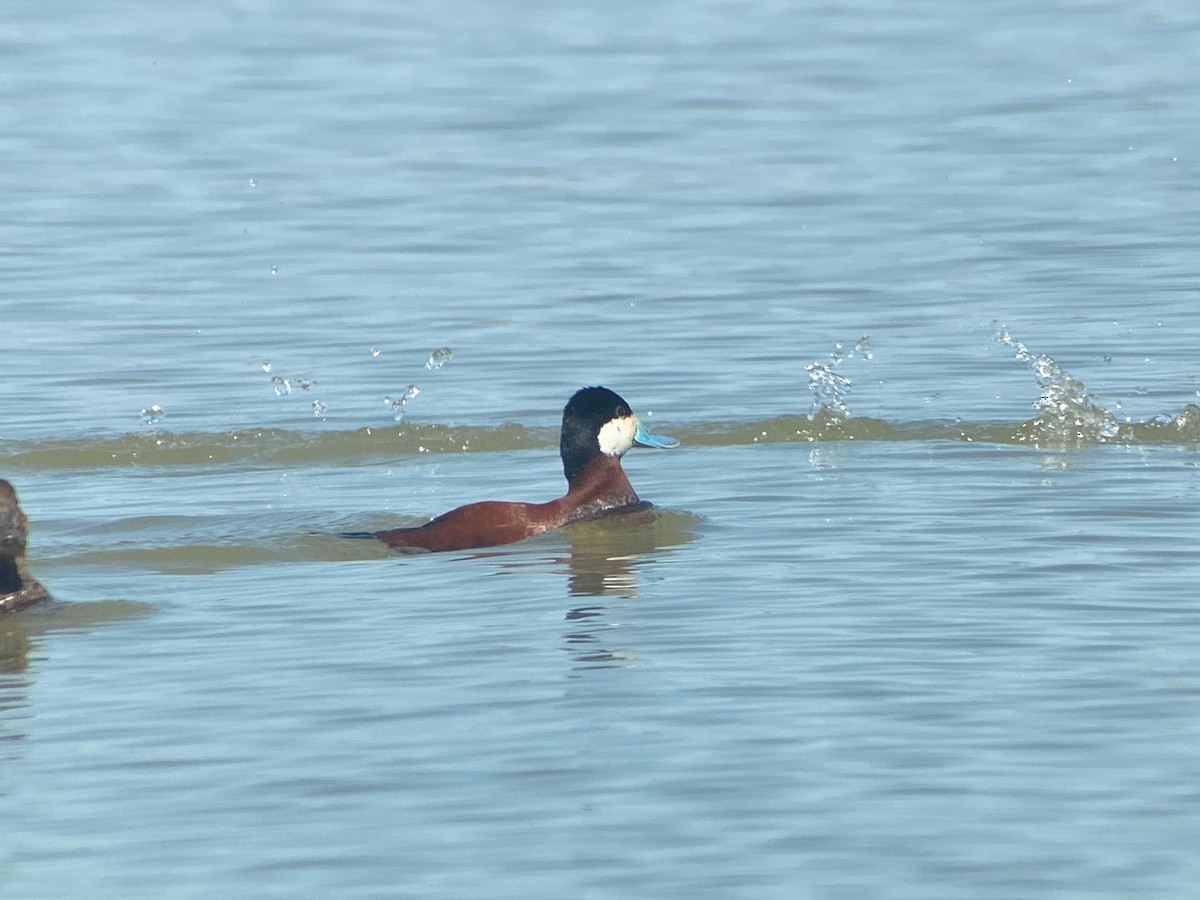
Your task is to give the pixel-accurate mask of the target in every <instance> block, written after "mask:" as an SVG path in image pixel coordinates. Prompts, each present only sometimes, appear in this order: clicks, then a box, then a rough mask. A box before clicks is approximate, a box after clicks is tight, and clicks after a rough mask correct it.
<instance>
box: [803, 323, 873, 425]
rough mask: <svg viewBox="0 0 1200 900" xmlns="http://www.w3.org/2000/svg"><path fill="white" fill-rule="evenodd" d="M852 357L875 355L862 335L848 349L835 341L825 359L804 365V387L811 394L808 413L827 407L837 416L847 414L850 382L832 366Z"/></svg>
mask: <svg viewBox="0 0 1200 900" xmlns="http://www.w3.org/2000/svg"><path fill="white" fill-rule="evenodd" d="M855 357H858V358H860V359H865V360H868V361H870V360H872V359H874V358H875V351H874V350H872V349H871V341H870V339H869V338H868V337H867V336H866V335H863V336H862V337H861V338H859V340H858V343H857V344H855V345H854V347H853V349H850V350H847V349H846V348H845V346H844V345H843V344H842V343H841V342H840V341H839V342H838V343H837V344H835V345H834V347H833V352H832V353H830V354H829V361H828V362H821V361H820V360H818V361H816V362H813V363H810V364H809V365H807V366H805V367H804V371H805V372H807V373H808V389H809V390H810V391H812V395H813V405H812V411H811V413H809V415H810V416H815V415H817V414H818V413H819V412H821V410H828V411H829V412H831V413H833V414H834V415H835V416H837V417H838V418H841V419H848V418H850V407H849V406H848V405H847V404H846V395H847V394H849V393H850V392H851V391H852V390H853V389H854V382H852V381H851V380H850V379H849V377H847V376H846V375H843V374H842V373H841V372H836V371H834V370H835V369H836V368H837V367H838V366H839V365H841V364H842V363H843V362H845V361H846V360H848V359H854V358H855Z"/></svg>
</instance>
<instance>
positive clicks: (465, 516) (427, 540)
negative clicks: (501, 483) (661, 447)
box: [375, 456, 641, 552]
mask: <svg viewBox="0 0 1200 900" xmlns="http://www.w3.org/2000/svg"><path fill="white" fill-rule="evenodd" d="M640 502H641V501H639V500H638V495H637V494H636V493H635V492H634V490H633V485H631V484H630V483H629V479H628V478H627V477H626V476H625V471H624V469H622V468H621V460H620V459H619V458H618V457H611V456H597V457H595V458H593V459H592V460H591V461H590V462H588V463H587V464H586V465H585V466H584V468H583V470H582V471H581V472H580V473H579V475H578V476H576V477H575V478H574V479H571V480H570V481H569V482H568V486H567V493H566V494H564V495H563V496H562V497H559V498H558V499H557V500H551V501H549V502H548V503H516V502H510V501H503V500H484V501H482V502H480V503H468V504H467V505H466V506H460V507H458V509H452V510H451V511H450V512H448V513H445V514H444V515H441V516H438V517H437V518H436V519H433V520H432V521H431V522H428V523H426V524H425V525H422V526H420V527H418V528H393V529H391V530H390V531H380V532H377V533H376V535H375V536H376V537H377V538H379V540H381V541H383V542H384V543H385V544H387V545H388V546H389V547H413V548H418V549H421V550H431V551H435V552H436V551H442V550H473V549H477V548H480V547H495V546H499V545H501V544H512V543H514V542H516V541H521V540H524V539H525V538H527V537H533V535H535V534H541V533H542V532H543V531H549V530H550V529H552V528H561V527H562V526H564V525H569V524H571V523H572V522H581V521H584V520H585V519H592V518H596V517H597V516H602V515H605V514H606V513H609V512H612V511H613V510H618V509H624V508H629V507H636V506H638V505H639V504H640Z"/></svg>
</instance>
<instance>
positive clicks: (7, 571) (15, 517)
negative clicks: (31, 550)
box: [0, 478, 50, 613]
mask: <svg viewBox="0 0 1200 900" xmlns="http://www.w3.org/2000/svg"><path fill="white" fill-rule="evenodd" d="M28 526H29V523H28V521H27V520H26V519H25V513H23V512H21V507H20V506H19V505H18V503H17V492H16V491H15V490H13V486H12V485H11V484H9V483H8V482H7V481H5V480H4V479H3V478H0V613H12V612H20V611H21V610H23V609H25V608H26V607H27V606H33V604H35V603H39V602H41V601H42V600H46V599H48V598H49V597H50V595H49V594H48V593H46V589H45V588H44V587H42V586H41V585H40V584H38V583H37V581H36V579H34V577H33V576H32V575H30V574H29V570H28V569H27V568H26V565H25V538H26V535H27V533H28Z"/></svg>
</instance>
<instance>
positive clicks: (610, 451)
mask: <svg viewBox="0 0 1200 900" xmlns="http://www.w3.org/2000/svg"><path fill="white" fill-rule="evenodd" d="M637 427H638V423H637V419H636V418H635V417H634V416H622V417H621V418H620V419H610V420H609V421H607V422H605V423H604V425H603V426H601V428H600V435H599V439H600V452H601V453H603V454H604V455H605V456H624V455H625V452H626V451H627V450H628V449H629V448H630V447H632V446H633V436H634V435H635V434H637Z"/></svg>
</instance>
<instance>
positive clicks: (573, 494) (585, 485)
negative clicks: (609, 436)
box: [562, 456, 638, 522]
mask: <svg viewBox="0 0 1200 900" xmlns="http://www.w3.org/2000/svg"><path fill="white" fill-rule="evenodd" d="M562 502H563V503H564V504H565V505H566V506H567V507H568V508H569V509H570V510H571V513H570V517H569V519H568V521H572V522H577V521H579V520H580V519H586V518H590V517H591V516H595V515H598V514H600V513H602V512H604V511H606V510H610V509H620V508H621V507H623V506H632V505H633V504H634V503H637V502H638V495H637V492H635V491H634V489H633V485H631V484H630V483H629V479H628V478H627V477H626V475H625V470H624V469H622V468H621V460H620V459H618V458H617V457H615V456H597V457H594V458H593V459H590V460H588V462H587V463H586V464H585V465H584V466H583V468H582V469H580V470H579V472H577V473H576V474H575V477H574V478H571V479H568V481H567V493H566V496H564V497H563V498H562Z"/></svg>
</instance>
